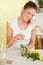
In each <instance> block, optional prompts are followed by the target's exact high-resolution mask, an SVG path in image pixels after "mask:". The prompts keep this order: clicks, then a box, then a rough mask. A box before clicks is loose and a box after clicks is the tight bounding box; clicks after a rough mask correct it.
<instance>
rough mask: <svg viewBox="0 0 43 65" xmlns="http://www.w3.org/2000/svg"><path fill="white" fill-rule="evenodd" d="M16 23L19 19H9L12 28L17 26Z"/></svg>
mask: <svg viewBox="0 0 43 65" xmlns="http://www.w3.org/2000/svg"><path fill="white" fill-rule="evenodd" d="M16 22H17V18H10V19H8V24H9V25H10V27H11V28H13V27H14V25H16Z"/></svg>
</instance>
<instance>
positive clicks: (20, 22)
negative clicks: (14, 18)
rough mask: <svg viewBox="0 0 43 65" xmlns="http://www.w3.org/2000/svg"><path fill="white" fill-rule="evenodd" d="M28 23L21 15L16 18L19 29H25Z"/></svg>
mask: <svg viewBox="0 0 43 65" xmlns="http://www.w3.org/2000/svg"><path fill="white" fill-rule="evenodd" d="M28 25H29V23H27V22H26V21H24V19H23V18H22V17H19V18H18V26H19V28H20V29H22V30H25V29H26V28H27V27H28Z"/></svg>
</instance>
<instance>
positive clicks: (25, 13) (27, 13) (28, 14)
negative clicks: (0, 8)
mask: <svg viewBox="0 0 43 65" xmlns="http://www.w3.org/2000/svg"><path fill="white" fill-rule="evenodd" d="M35 13H36V10H35V9H33V8H28V9H23V10H22V15H21V16H22V18H23V19H24V21H26V22H27V21H29V20H31V19H32V17H33V16H34V15H35Z"/></svg>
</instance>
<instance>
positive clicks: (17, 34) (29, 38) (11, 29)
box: [7, 1, 37, 52]
mask: <svg viewBox="0 0 43 65" xmlns="http://www.w3.org/2000/svg"><path fill="white" fill-rule="evenodd" d="M36 12H37V6H36V4H35V3H34V2H32V1H29V2H27V3H26V4H25V5H24V7H23V9H22V11H21V15H20V16H19V17H17V18H14V19H10V20H8V22H7V45H8V46H9V47H10V46H14V47H15V48H20V44H23V45H26V46H27V51H28V52H29V51H30V50H31V49H32V48H33V47H34V45H35V31H36V30H35V25H34V23H32V22H31V20H32V17H33V16H34V15H35V13H36Z"/></svg>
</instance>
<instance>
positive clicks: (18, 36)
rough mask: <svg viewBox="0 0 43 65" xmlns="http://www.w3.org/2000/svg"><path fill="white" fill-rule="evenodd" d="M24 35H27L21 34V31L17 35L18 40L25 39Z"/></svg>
mask: <svg viewBox="0 0 43 65" xmlns="http://www.w3.org/2000/svg"><path fill="white" fill-rule="evenodd" d="M24 37H25V36H24V35H23V34H21V33H20V34H17V35H16V39H17V40H23V39H24Z"/></svg>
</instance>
